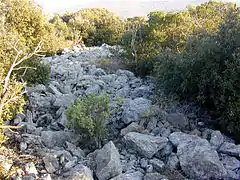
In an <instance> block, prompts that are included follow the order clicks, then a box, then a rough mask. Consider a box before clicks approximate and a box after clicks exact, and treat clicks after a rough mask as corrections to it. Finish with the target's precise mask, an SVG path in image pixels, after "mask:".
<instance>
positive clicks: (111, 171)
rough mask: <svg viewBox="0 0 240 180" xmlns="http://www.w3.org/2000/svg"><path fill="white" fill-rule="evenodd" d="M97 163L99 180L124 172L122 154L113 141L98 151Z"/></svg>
mask: <svg viewBox="0 0 240 180" xmlns="http://www.w3.org/2000/svg"><path fill="white" fill-rule="evenodd" d="M96 163H97V170H96V175H97V177H98V179H99V180H106V179H110V178H113V177H115V176H118V175H119V174H121V173H122V166H121V162H120V155H119V152H118V150H117V148H116V147H115V145H114V144H113V142H112V141H110V142H109V143H107V144H105V145H104V146H103V148H102V149H101V150H100V151H99V152H98V154H97V156H96Z"/></svg>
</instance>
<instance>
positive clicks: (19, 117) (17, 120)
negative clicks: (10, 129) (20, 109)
mask: <svg viewBox="0 0 240 180" xmlns="http://www.w3.org/2000/svg"><path fill="white" fill-rule="evenodd" d="M24 119H25V114H21V113H18V114H17V115H16V117H15V118H14V120H13V125H14V126H17V125H19V124H20V123H21V122H22V121H23V120H24Z"/></svg>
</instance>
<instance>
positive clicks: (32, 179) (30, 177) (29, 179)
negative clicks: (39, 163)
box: [21, 174, 37, 180]
mask: <svg viewBox="0 0 240 180" xmlns="http://www.w3.org/2000/svg"><path fill="white" fill-rule="evenodd" d="M36 179H37V176H36V175H35V174H26V175H24V176H23V177H22V178H21V180H36Z"/></svg>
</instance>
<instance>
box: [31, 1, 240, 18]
mask: <svg viewBox="0 0 240 180" xmlns="http://www.w3.org/2000/svg"><path fill="white" fill-rule="evenodd" d="M35 1H36V2H37V4H39V5H40V6H41V7H42V8H43V9H44V12H45V13H49V14H52V13H63V12H65V11H69V12H74V11H78V10H80V9H82V8H107V9H109V10H110V11H113V12H115V13H117V14H118V15H119V16H121V17H131V16H145V15H147V14H148V13H149V12H150V11H153V10H166V11H172V10H181V9H184V8H186V6H187V5H189V4H192V5H195V4H201V3H203V2H205V1H206V0H35ZM224 1H229V0H224ZM230 1H232V2H236V3H237V4H238V5H240V0H230Z"/></svg>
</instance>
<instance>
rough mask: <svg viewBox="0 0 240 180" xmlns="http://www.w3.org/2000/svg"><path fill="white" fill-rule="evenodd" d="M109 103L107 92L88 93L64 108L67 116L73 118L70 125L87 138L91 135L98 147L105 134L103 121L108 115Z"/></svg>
mask: <svg viewBox="0 0 240 180" xmlns="http://www.w3.org/2000/svg"><path fill="white" fill-rule="evenodd" d="M109 103H110V97H109V95H107V94H105V95H103V96H97V95H95V94H89V95H88V97H83V98H82V99H81V100H79V99H75V101H74V103H73V105H72V106H70V107H69V108H68V109H67V110H66V115H67V117H68V118H69V119H70V120H73V122H71V123H70V125H72V126H73V127H74V128H75V129H76V130H80V131H81V133H85V134H86V135H87V136H88V139H89V137H92V138H93V139H94V140H95V143H96V145H97V146H98V147H100V146H101V141H102V140H103V139H104V138H105V137H106V135H107V129H106V122H105V121H106V119H107V118H108V117H109V115H110V106H109Z"/></svg>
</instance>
